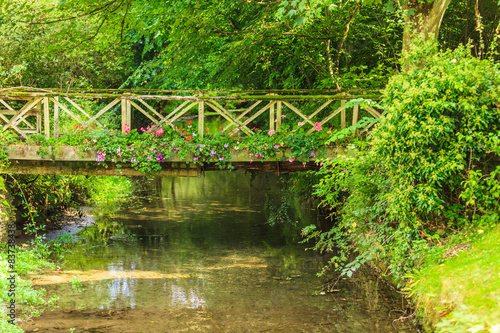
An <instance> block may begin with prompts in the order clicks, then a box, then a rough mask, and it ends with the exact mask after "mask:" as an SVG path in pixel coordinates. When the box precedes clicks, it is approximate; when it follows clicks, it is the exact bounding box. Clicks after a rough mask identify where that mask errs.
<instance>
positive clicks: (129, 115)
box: [126, 99, 132, 126]
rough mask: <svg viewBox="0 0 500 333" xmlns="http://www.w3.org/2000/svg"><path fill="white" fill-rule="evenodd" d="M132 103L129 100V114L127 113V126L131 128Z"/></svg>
mask: <svg viewBox="0 0 500 333" xmlns="http://www.w3.org/2000/svg"><path fill="white" fill-rule="evenodd" d="M130 102H131V101H130V100H129V99H128V100H127V113H126V115H127V116H126V119H127V124H128V125H129V126H131V125H132V104H131V103H130Z"/></svg>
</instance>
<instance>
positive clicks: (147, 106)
mask: <svg viewBox="0 0 500 333" xmlns="http://www.w3.org/2000/svg"><path fill="white" fill-rule="evenodd" d="M137 100H138V101H139V102H140V103H141V104H142V105H144V106H145V107H146V108H148V109H149V110H150V111H151V112H153V113H154V115H155V116H157V117H158V118H159V119H162V118H163V116H162V115H161V114H160V113H158V112H157V111H156V110H155V109H154V108H153V107H152V106H151V105H149V104H148V103H146V102H144V101H143V100H142V99H140V98H138V99H137Z"/></svg>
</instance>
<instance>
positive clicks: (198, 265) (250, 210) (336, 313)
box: [20, 172, 418, 333]
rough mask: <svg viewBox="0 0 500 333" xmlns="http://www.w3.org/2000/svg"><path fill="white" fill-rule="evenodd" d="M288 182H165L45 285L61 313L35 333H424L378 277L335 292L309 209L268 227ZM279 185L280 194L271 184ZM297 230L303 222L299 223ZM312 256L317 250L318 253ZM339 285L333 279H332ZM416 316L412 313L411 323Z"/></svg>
mask: <svg viewBox="0 0 500 333" xmlns="http://www.w3.org/2000/svg"><path fill="white" fill-rule="evenodd" d="M277 181H278V177H277V176H275V175H272V174H264V173H260V174H257V175H250V174H247V173H244V172H207V173H206V174H205V176H204V177H201V178H158V179H147V178H144V179H143V182H150V184H149V185H148V186H145V189H144V190H143V191H142V192H143V193H142V194H143V196H144V198H143V200H142V201H141V205H133V206H131V207H129V208H123V209H118V210H116V211H115V212H111V213H107V214H98V213H99V208H96V209H94V211H92V212H91V213H90V214H91V215H93V217H92V219H93V221H94V223H93V224H92V225H90V226H87V227H85V228H82V229H81V230H80V231H79V232H78V233H77V234H76V236H75V242H74V243H73V244H72V248H71V251H69V252H68V253H66V255H65V258H64V260H63V262H62V263H61V264H59V266H60V269H59V270H57V271H52V272H49V273H48V274H44V275H39V276H36V277H35V279H34V284H35V285H37V286H39V287H40V288H45V289H46V290H47V293H48V296H52V295H58V296H59V301H58V307H57V308H56V309H55V310H53V311H50V310H46V311H45V312H44V313H43V314H42V315H41V316H40V317H38V318H34V319H33V320H30V321H27V322H23V323H21V325H20V326H21V327H22V328H23V329H24V330H25V331H26V332H116V333H118V332H120V333H122V332H125V333H128V332H130V333H132V332H133V333H138V332H141V333H144V332H155V333H156V332H384V333H385V332H418V329H417V328H416V327H415V326H413V325H412V324H411V322H410V321H409V320H401V317H402V316H403V314H404V312H403V311H405V310H406V309H407V307H406V304H405V302H404V300H403V299H402V296H401V295H399V294H397V293H395V292H393V291H391V290H390V289H389V288H388V287H387V286H386V284H385V283H383V282H382V280H380V279H378V278H377V277H376V276H374V275H373V274H372V273H370V271H369V270H368V269H362V270H360V271H359V272H357V273H356V274H355V275H354V278H352V279H339V282H338V283H337V284H336V285H335V286H334V287H332V288H330V289H325V288H324V287H323V286H324V282H325V280H326V279H327V278H326V277H319V278H318V277H317V276H316V274H317V272H319V271H320V270H321V267H322V265H323V263H324V261H325V260H326V259H327V258H325V257H324V256H322V255H319V254H317V253H314V252H313V251H305V248H306V247H307V245H305V244H300V243H299V242H300V240H301V238H300V229H301V227H303V226H306V225H308V224H311V223H313V222H315V221H316V219H317V218H318V216H317V212H316V210H314V209H311V208H310V207H303V206H306V205H304V204H302V205H301V204H300V202H297V203H296V204H295V205H294V206H296V207H294V209H293V210H294V211H293V214H291V215H290V216H291V217H292V223H291V224H277V225H275V226H270V225H268V224H267V219H268V214H269V212H267V211H266V210H265V208H264V207H265V202H266V196H267V197H268V198H271V200H275V201H276V200H277V199H276V198H279V194H280V190H279V187H278V186H277V185H275V184H276V183H277ZM270 184H273V185H270ZM293 220H295V221H293ZM309 246H310V245H309ZM330 278H331V277H330ZM405 315H407V314H405Z"/></svg>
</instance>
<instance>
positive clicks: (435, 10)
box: [403, 0, 451, 51]
mask: <svg viewBox="0 0 500 333" xmlns="http://www.w3.org/2000/svg"><path fill="white" fill-rule="evenodd" d="M450 2H451V0H434V1H432V2H426V1H423V2H420V1H418V0H411V1H410V2H409V3H408V5H407V6H406V8H405V9H408V10H412V9H413V10H414V11H415V12H414V13H413V15H409V16H408V17H407V18H406V23H407V24H406V29H405V31H404V33H403V50H405V51H408V50H410V46H411V41H412V39H413V38H415V37H417V36H419V35H423V37H424V38H425V39H428V38H437V36H438V33H439V27H440V26H441V22H442V21H443V16H444V13H445V12H446V8H448V6H449V4H450Z"/></svg>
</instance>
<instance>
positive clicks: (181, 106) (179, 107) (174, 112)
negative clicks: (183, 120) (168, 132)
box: [159, 101, 190, 124]
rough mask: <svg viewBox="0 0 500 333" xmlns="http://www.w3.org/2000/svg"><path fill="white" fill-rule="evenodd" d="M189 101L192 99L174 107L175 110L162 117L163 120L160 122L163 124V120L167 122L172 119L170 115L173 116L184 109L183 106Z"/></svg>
mask: <svg viewBox="0 0 500 333" xmlns="http://www.w3.org/2000/svg"><path fill="white" fill-rule="evenodd" d="M189 102H190V101H185V102H183V103H182V104H181V105H179V106H178V107H176V108H175V109H174V111H172V112H170V113H169V114H168V115H167V116H166V117H165V118H162V120H160V122H159V124H162V123H163V122H165V121H167V120H168V119H170V117H173V116H174V115H175V114H176V113H177V112H179V111H180V110H182V108H184V107H185V106H186V105H187V104H188V103H189Z"/></svg>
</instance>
